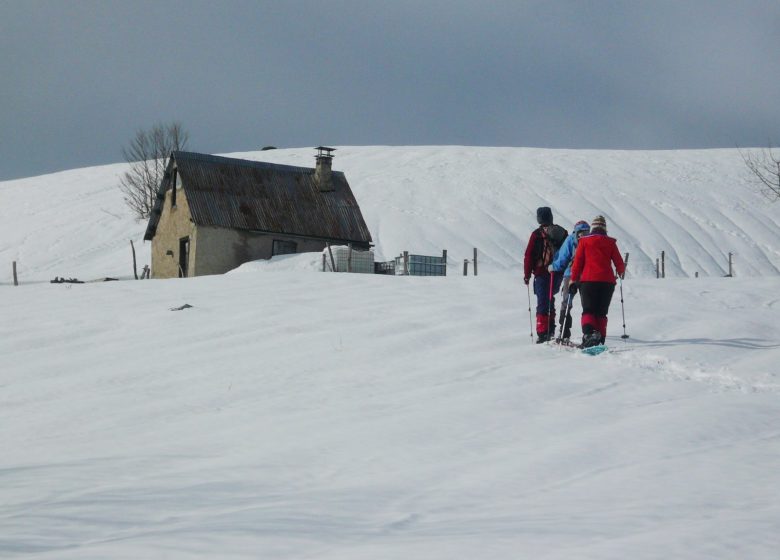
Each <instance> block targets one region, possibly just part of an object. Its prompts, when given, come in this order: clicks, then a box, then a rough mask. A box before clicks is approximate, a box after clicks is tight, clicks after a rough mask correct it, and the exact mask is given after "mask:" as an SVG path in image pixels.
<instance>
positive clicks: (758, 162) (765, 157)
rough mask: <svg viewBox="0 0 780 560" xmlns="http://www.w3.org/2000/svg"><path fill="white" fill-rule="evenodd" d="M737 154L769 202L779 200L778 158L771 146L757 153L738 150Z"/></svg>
mask: <svg viewBox="0 0 780 560" xmlns="http://www.w3.org/2000/svg"><path fill="white" fill-rule="evenodd" d="M739 154H740V155H741V156H742V161H744V162H745V165H746V166H747V168H748V170H749V171H750V173H751V174H752V175H753V180H754V182H755V183H756V184H757V185H758V187H759V189H760V190H761V192H762V193H764V194H765V195H766V197H767V198H769V200H771V201H776V200H780V156H778V155H777V154H776V153H775V151H774V149H773V148H772V144H769V147H768V148H766V149H762V150H761V151H760V152H758V153H757V152H755V151H754V152H752V153H751V152H750V151H744V152H743V151H742V150H740V151H739Z"/></svg>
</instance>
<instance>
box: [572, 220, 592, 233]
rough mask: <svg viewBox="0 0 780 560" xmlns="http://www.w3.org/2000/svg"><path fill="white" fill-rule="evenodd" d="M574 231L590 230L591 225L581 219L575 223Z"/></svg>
mask: <svg viewBox="0 0 780 560" xmlns="http://www.w3.org/2000/svg"><path fill="white" fill-rule="evenodd" d="M574 231H575V232H578V231H584V232H588V231H590V226H589V225H588V222H586V221H585V220H580V221H579V222H577V223H576V224H574Z"/></svg>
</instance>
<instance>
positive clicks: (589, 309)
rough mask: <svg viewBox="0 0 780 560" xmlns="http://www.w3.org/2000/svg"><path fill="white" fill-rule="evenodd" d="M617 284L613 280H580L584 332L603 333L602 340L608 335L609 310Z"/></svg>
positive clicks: (585, 333)
mask: <svg viewBox="0 0 780 560" xmlns="http://www.w3.org/2000/svg"><path fill="white" fill-rule="evenodd" d="M613 293H615V285H614V284H612V283H611V282H580V299H581V301H582V334H584V335H588V334H590V333H592V332H593V331H599V332H600V333H601V337H602V340H603V339H604V338H606V336H607V312H608V311H609V304H610V303H611V302H612V294H613Z"/></svg>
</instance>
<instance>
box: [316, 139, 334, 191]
mask: <svg viewBox="0 0 780 560" xmlns="http://www.w3.org/2000/svg"><path fill="white" fill-rule="evenodd" d="M316 149H317V156H316V157H317V167H316V168H315V170H314V180H315V181H316V182H317V186H318V187H319V188H320V192H328V191H333V190H335V187H334V186H333V180H332V178H331V165H332V163H333V157H334V156H333V152H334V151H336V148H326V147H325V146H318V147H317V148H316Z"/></svg>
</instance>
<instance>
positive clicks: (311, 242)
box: [144, 147, 372, 278]
mask: <svg viewBox="0 0 780 560" xmlns="http://www.w3.org/2000/svg"><path fill="white" fill-rule="evenodd" d="M317 150H318V152H317V155H316V167H315V168H307V167H295V166H290V165H279V164H273V163H264V162H258V161H249V160H243V159H235V158H226V157H220V156H212V155H207V154H197V153H192V152H173V153H172V154H171V157H170V159H169V160H168V165H167V168H166V171H165V175H164V177H163V180H162V182H161V183H160V188H159V190H158V192H157V200H156V202H155V206H154V208H153V210H152V214H151V217H150V218H149V224H148V226H147V228H146V234H145V235H144V239H145V240H150V241H151V242H152V274H151V276H152V278H176V277H186V276H202V275H204V274H222V273H224V272H227V271H228V270H231V269H233V268H235V267H237V266H239V265H241V264H242V263H245V262H248V261H252V260H257V259H269V258H271V257H272V256H274V255H284V254H290V253H306V252H319V251H322V250H323V249H324V248H325V246H326V243H330V244H332V245H336V244H338V245H349V244H351V245H352V246H353V247H354V248H356V249H368V248H369V247H370V246H371V241H372V240H371V234H370V233H369V231H368V227H367V226H366V223H365V221H364V220H363V215H362V214H361V212H360V207H359V206H358V204H357V201H356V200H355V196H354V195H353V194H352V189H351V188H350V186H349V183H348V182H347V178H346V177H345V176H344V173H343V172H339V171H332V169H331V164H332V160H333V154H332V152H333V150H334V148H325V147H320V148H317Z"/></svg>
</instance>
